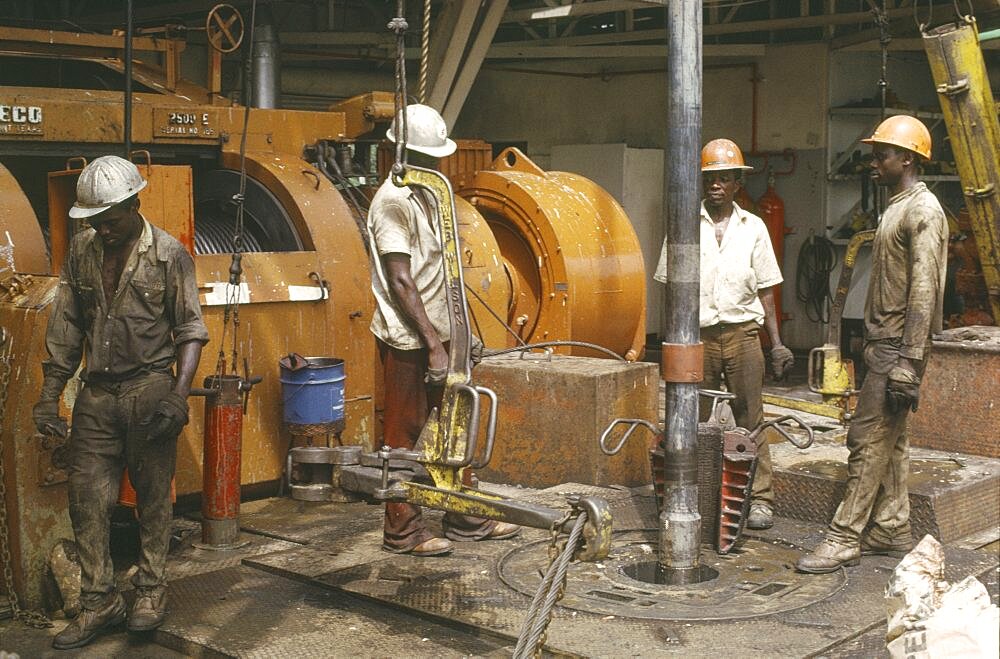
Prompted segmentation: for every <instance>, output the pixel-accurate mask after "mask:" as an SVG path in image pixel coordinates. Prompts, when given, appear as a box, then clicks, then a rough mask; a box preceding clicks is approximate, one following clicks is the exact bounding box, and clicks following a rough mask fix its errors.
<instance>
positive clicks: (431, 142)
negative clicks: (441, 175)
mask: <svg viewBox="0 0 1000 659" xmlns="http://www.w3.org/2000/svg"><path fill="white" fill-rule="evenodd" d="M395 128H396V120H395V119H393V121H392V125H391V126H389V130H388V131H386V133H385V136H386V137H388V138H389V139H390V140H392V141H393V142H395V141H396V133H395ZM406 148H407V149H411V150H413V151H419V152H420V153H426V154H427V155H429V156H432V157H434V158H444V157H445V156H450V155H451V154H453V153H455V148H456V146H455V142H454V141H453V140H451V139H449V138H448V126H446V125H445V123H444V119H442V118H441V115H440V114H438V111H437V110H435V109H434V108H432V107H430V106H429V105H420V104H415V105H407V106H406Z"/></svg>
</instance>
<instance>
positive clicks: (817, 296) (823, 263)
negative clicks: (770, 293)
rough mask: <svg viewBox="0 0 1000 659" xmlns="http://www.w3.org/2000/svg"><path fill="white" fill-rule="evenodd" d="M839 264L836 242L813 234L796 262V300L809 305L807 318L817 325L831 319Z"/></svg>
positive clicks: (800, 251)
mask: <svg viewBox="0 0 1000 659" xmlns="http://www.w3.org/2000/svg"><path fill="white" fill-rule="evenodd" d="M836 265H837V252H836V250H835V249H834V247H833V243H832V242H830V241H829V240H827V239H826V238H824V237H823V236H815V235H810V236H809V239H808V240H807V241H806V242H805V243H803V244H802V248H801V249H799V258H798V261H797V262H796V275H795V297H797V298H798V300H799V301H800V302H802V303H803V304H805V307H806V316H807V317H808V318H809V320H811V321H813V322H816V323H826V322H829V320H830V302H831V296H830V273H832V272H833V269H834V267H836Z"/></svg>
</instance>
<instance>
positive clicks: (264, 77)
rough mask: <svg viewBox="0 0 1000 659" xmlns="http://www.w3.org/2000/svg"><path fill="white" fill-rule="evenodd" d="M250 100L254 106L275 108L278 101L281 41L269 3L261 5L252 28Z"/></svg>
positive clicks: (279, 100)
mask: <svg viewBox="0 0 1000 659" xmlns="http://www.w3.org/2000/svg"><path fill="white" fill-rule="evenodd" d="M251 33H252V34H253V44H252V48H251V57H252V58H253V73H252V78H251V79H252V82H251V83H250V84H251V85H252V86H253V92H252V93H253V96H252V101H253V102H252V103H248V105H251V106H252V107H255V108H269V109H275V108H278V107H280V105H281V44H280V43H279V41H278V28H277V27H275V25H274V16H273V14H272V13H271V7H270V5H264V6H262V7H261V8H260V16H259V17H258V18H257V24H256V25H255V26H254V29H253V31H252V32H251Z"/></svg>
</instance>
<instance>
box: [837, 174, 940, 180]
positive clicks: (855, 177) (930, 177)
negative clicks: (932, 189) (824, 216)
mask: <svg viewBox="0 0 1000 659" xmlns="http://www.w3.org/2000/svg"><path fill="white" fill-rule="evenodd" d="M826 179H827V180H828V181H858V180H860V179H861V174H827V177H826ZM920 180H921V181H929V182H936V181H957V180H959V179H958V174H928V175H927V176H921V177H920Z"/></svg>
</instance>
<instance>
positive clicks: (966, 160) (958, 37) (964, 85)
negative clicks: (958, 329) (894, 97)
mask: <svg viewBox="0 0 1000 659" xmlns="http://www.w3.org/2000/svg"><path fill="white" fill-rule="evenodd" d="M923 41H924V49H925V50H926V51H927V59H928V61H929V62H930V67H931V75H932V76H933V77H934V84H935V85H936V86H937V92H938V99H939V100H940V102H941V111H942V112H943V113H944V122H945V125H946V126H947V128H948V137H949V138H950V139H951V147H952V151H953V152H954V154H955V164H956V166H957V168H958V175H959V178H961V180H962V188H963V190H964V193H965V205H966V207H967V208H968V209H969V217H970V218H971V220H972V230H973V232H974V233H975V236H976V244H977V245H978V247H979V260H980V261H981V262H982V267H983V277H984V278H985V280H986V289H987V291H988V292H989V298H990V306H991V309H992V311H993V319H994V321H996V322H1000V190H997V187H998V186H1000V122H998V121H997V111H996V105H994V102H993V92H992V90H991V89H990V79H989V76H988V75H987V73H986V63H985V61H984V60H983V52H982V50H981V49H980V48H979V38H978V30H977V28H976V21H975V19H974V18H971V17H965V18H964V19H962V20H960V21H959V22H957V23H949V24H947V25H942V26H941V27H938V28H935V29H933V30H930V31H927V32H924V34H923Z"/></svg>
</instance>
